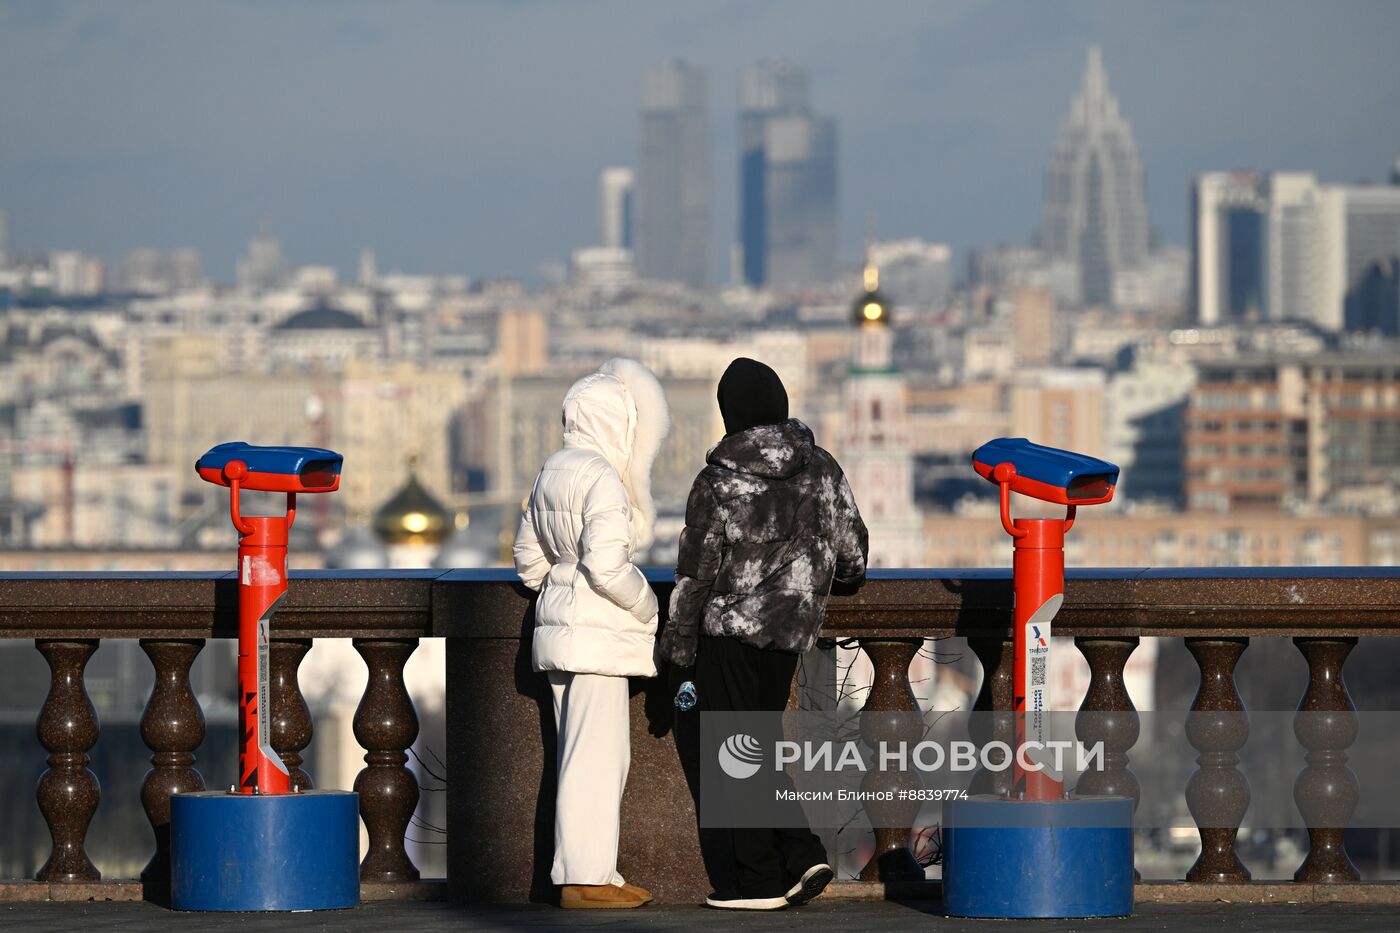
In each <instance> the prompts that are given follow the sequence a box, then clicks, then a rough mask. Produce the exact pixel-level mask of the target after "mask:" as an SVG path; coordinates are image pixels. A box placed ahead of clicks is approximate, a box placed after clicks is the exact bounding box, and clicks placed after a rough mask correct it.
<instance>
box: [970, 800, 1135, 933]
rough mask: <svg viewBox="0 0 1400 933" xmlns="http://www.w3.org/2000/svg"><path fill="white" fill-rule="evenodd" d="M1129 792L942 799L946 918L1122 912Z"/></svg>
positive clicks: (1128, 888)
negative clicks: (1055, 797)
mask: <svg viewBox="0 0 1400 933" xmlns="http://www.w3.org/2000/svg"><path fill="white" fill-rule="evenodd" d="M1132 827H1133V801H1132V799H1131V798H1129V797H1083V798H1070V799H1066V800H1046V801H1030V800H1009V799H1007V798H1004V797H987V796H979V797H971V798H969V799H967V800H954V801H950V802H948V803H945V804H944V805H943V833H942V839H943V907H944V910H945V911H946V913H947V914H948V915H949V916H951V917H999V918H1011V917H1125V916H1127V915H1129V914H1131V913H1132V912H1133V829H1132Z"/></svg>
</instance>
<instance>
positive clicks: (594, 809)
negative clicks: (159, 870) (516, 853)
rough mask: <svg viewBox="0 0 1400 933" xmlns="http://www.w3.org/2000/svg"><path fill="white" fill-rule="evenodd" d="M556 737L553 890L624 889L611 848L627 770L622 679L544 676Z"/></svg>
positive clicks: (559, 674)
mask: <svg viewBox="0 0 1400 933" xmlns="http://www.w3.org/2000/svg"><path fill="white" fill-rule="evenodd" d="M549 688H550V691H551V692H552V693H553V694H554V724H555V725H556V726H557V727H558V732H559V744H558V750H559V792H558V796H557V797H556V798H555V811H554V868H553V870H552V871H551V872H550V878H551V879H553V881H554V883H555V884H622V876H621V875H620V874H618V872H617V840H618V827H619V823H620V811H621V808H622V789H623V787H624V786H625V785H626V784H627V768H628V766H629V765H630V764H631V763H632V744H631V737H630V725H631V724H630V722H629V713H628V705H627V678H626V677H608V676H605V675H602V674H570V673H567V672H565V671H550V672H549Z"/></svg>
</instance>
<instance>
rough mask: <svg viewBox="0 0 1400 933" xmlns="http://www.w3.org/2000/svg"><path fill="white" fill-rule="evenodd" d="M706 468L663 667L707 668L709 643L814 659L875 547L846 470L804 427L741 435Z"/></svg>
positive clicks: (690, 519)
mask: <svg viewBox="0 0 1400 933" xmlns="http://www.w3.org/2000/svg"><path fill="white" fill-rule="evenodd" d="M706 462H707V464H708V465H707V466H706V467H705V469H704V470H702V471H701V472H700V475H699V476H697V477H696V478H695V485H694V486H692V487H691V490H690V499H689V501H688V502H687V504H686V510H685V530H684V531H683V532H681V544H680V556H679V558H678V559H677V561H676V588H675V590H674V592H673V593H672V594H671V611H670V620H669V623H668V624H667V625H666V627H665V628H664V629H663V631H662V633H661V640H660V645H659V652H660V654H661V656H662V657H663V658H664V659H666V660H668V661H670V662H671V663H672V664H675V665H678V666H681V667H687V666H689V665H691V664H693V663H695V648H696V640H697V633H703V634H705V635H720V636H729V637H733V638H737V639H739V640H740V641H742V642H744V643H746V644H749V645H753V646H754V647H756V648H774V649H778V650H781V651H793V652H803V651H806V650H807V649H809V648H811V647H812V643H813V642H814V641H815V640H816V637H817V632H818V630H819V629H820V628H821V625H822V614H823V612H824V611H825V609H826V599H827V596H828V595H829V594H830V592H831V585H832V581H833V580H835V581H839V582H840V583H842V584H843V585H847V586H859V585H860V584H861V583H863V582H864V581H865V562H866V558H867V557H868V555H869V536H868V533H867V532H866V528H865V523H864V522H863V521H862V520H861V517H860V511H859V510H858V509H857V508H856V501H855V497H854V496H852V495H851V487H850V486H849V485H848V484H847V482H846V477H845V475H844V474H843V473H842V472H841V467H840V466H839V465H837V463H836V459H835V458H834V457H832V456H831V454H829V453H827V452H826V451H825V450H823V449H822V448H820V447H818V446H817V445H816V442H815V441H814V439H813V437H812V431H811V429H810V428H808V427H807V426H806V425H805V424H803V423H802V422H801V421H798V420H797V419H795V418H792V419H789V420H787V421H784V422H782V423H780V424H769V425H760V426H758V427H754V428H750V429H748V430H747V431H742V432H739V433H737V434H731V435H729V436H728V437H726V438H725V439H724V440H722V441H721V442H720V443H719V445H718V446H717V447H715V449H714V450H712V451H710V454H709V456H708V457H707V458H706Z"/></svg>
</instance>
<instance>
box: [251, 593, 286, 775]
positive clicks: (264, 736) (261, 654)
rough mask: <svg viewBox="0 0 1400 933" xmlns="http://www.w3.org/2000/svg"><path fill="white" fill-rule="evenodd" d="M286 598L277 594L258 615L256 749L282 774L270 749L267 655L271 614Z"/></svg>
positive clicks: (282, 767) (281, 765) (281, 766)
mask: <svg viewBox="0 0 1400 933" xmlns="http://www.w3.org/2000/svg"><path fill="white" fill-rule="evenodd" d="M286 598H287V594H286V592H283V593H281V594H279V595H278V597H277V598H276V599H274V600H273V601H272V605H270V606H268V607H267V608H266V609H265V610H263V614H262V615H261V616H259V617H258V750H259V751H260V752H262V755H263V757H264V758H266V759H267V760H268V761H270V762H272V766H273V767H274V768H276V769H277V770H278V771H281V772H282V773H283V774H290V773H291V772H289V771H288V770H287V766H286V765H285V764H284V763H283V762H282V756H281V755H278V754H277V753H276V752H275V751H273V750H272V684H271V667H272V665H271V663H270V662H271V659H270V657H269V656H268V654H269V651H270V649H271V641H272V639H271V631H270V630H271V627H272V626H271V623H272V614H273V613H274V612H276V611H277V607H278V606H280V605H281V604H282V600H284V599H286Z"/></svg>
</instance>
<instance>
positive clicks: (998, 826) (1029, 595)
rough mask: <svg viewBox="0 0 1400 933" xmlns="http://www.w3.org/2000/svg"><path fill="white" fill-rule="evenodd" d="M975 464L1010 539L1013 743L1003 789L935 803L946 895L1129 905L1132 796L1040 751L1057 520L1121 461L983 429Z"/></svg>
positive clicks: (1005, 909) (1054, 912)
mask: <svg viewBox="0 0 1400 933" xmlns="http://www.w3.org/2000/svg"><path fill="white" fill-rule="evenodd" d="M972 468H973V469H974V470H976V471H977V473H978V474H979V475H980V476H982V477H983V478H985V479H986V480H987V481H989V482H992V483H996V484H997V486H998V487H1000V491H1001V524H1002V527H1003V528H1005V529H1006V533H1007V534H1009V535H1010V536H1011V538H1012V540H1013V545H1014V550H1013V552H1012V570H1011V585H1012V590H1013V593H1014V602H1013V608H1012V632H1013V642H1014V648H1013V651H1014V653H1015V666H1014V678H1013V681H1012V683H1013V687H1012V713H1013V716H1012V718H1013V720H1014V730H1015V741H1016V754H1015V756H1014V761H1015V766H1014V768H1013V769H1012V775H1013V778H1012V781H1011V783H1010V785H1009V786H1008V788H1007V792H1006V793H1005V794H1002V795H981V796H972V797H969V798H967V799H963V800H952V801H949V802H947V803H945V804H944V805H943V905H944V908H945V909H946V910H947V912H948V913H949V914H951V915H953V916H959V917H1111V916H1122V915H1126V914H1130V913H1132V910H1133V849H1132V820H1133V800H1132V798H1131V797H1121V796H1120V797H1105V796H1089V795H1080V794H1077V793H1076V794H1067V793H1066V792H1065V786H1064V778H1065V775H1064V774H1061V773H1058V772H1057V771H1056V770H1055V769H1054V768H1053V767H1052V764H1051V756H1048V755H1047V754H1046V751H1045V750H1046V748H1047V747H1048V743H1050V742H1052V741H1054V736H1052V734H1051V730H1050V722H1049V715H1048V714H1049V712H1050V709H1051V705H1050V672H1051V667H1050V650H1051V649H1050V644H1051V641H1050V634H1051V633H1050V628H1051V625H1050V623H1051V621H1052V620H1053V619H1054V618H1055V614H1056V613H1058V612H1059V611H1060V605H1061V603H1063V602H1064V586H1065V532H1067V531H1069V529H1070V526H1071V525H1073V524H1074V513H1075V509H1076V508H1078V507H1079V506H1081V505H1099V504H1101V503H1104V502H1108V501H1109V500H1110V499H1112V498H1113V488H1114V487H1115V486H1116V485H1117V484H1118V467H1116V466H1114V465H1113V464H1112V463H1109V462H1108V461H1106V460H1100V459H1098V458H1097V457H1086V456H1085V455H1083V454H1077V453H1073V452H1072V451H1068V450H1059V449H1057V448H1054V447H1044V446H1042V445H1040V444H1032V443H1031V442H1030V441H1028V440H1026V439H1025V438H1024V437H1001V438H997V439H996V440H994V441H988V442H987V443H985V444H983V445H982V446H981V447H979V448H977V450H976V451H975V452H974V453H973V455H972ZM1013 492H1015V493H1020V494H1021V495H1023V496H1030V497H1031V498H1033V499H1040V500H1042V501H1045V502H1054V503H1057V504H1059V505H1063V506H1065V507H1066V509H1065V517H1064V518H1017V519H1014V520H1013V519H1012V518H1011V494H1012V493H1013Z"/></svg>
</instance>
